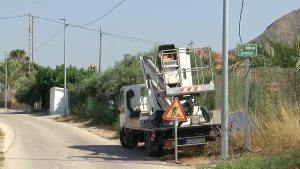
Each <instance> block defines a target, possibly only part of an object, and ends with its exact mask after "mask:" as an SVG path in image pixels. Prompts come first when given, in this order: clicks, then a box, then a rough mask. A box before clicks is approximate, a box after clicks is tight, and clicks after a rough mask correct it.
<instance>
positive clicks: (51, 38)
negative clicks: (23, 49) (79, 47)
mask: <svg viewBox="0 0 300 169" xmlns="http://www.w3.org/2000/svg"><path fill="white" fill-rule="evenodd" d="M63 30H64V28H61V29H60V30H59V31H57V32H56V33H55V34H54V35H53V36H51V37H50V38H49V39H48V40H46V41H45V42H44V43H42V44H41V45H40V46H39V47H37V48H35V49H34V50H33V51H37V50H39V49H40V48H42V47H44V46H45V45H47V44H48V43H49V42H50V41H52V40H53V39H54V38H55V37H56V36H58V35H59V33H60V32H62V31H63Z"/></svg>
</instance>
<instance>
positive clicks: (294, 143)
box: [230, 106, 300, 155]
mask: <svg viewBox="0 0 300 169" xmlns="http://www.w3.org/2000/svg"><path fill="white" fill-rule="evenodd" d="M275 113H276V115H275V116H274V117H272V118H271V119H268V120H259V119H255V117H254V121H255V123H256V124H257V126H258V128H259V129H257V128H255V129H254V132H253V133H252V135H251V149H252V150H253V152H257V153H259V154H262V155H266V154H276V153H280V152H285V151H288V150H300V132H299V131H300V119H299V117H300V106H282V108H281V110H279V111H278V112H274V114H275ZM230 139H231V140H230V143H231V144H230V148H231V153H233V154H234V153H236V149H237V148H238V147H239V146H241V145H242V144H243V131H240V132H233V133H232V134H231V137H230Z"/></svg>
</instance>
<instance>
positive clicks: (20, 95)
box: [15, 77, 40, 108]
mask: <svg viewBox="0 0 300 169" xmlns="http://www.w3.org/2000/svg"><path fill="white" fill-rule="evenodd" d="M15 97H16V99H17V101H18V102H19V103H25V104H28V105H29V106H31V107H32V108H33V106H34V103H36V102H37V101H39V100H40V93H39V90H38V85H37V83H36V79H35V78H34V77H30V78H27V79H24V80H23V81H22V83H21V85H20V86H19V87H18V90H17V92H16V94H15Z"/></svg>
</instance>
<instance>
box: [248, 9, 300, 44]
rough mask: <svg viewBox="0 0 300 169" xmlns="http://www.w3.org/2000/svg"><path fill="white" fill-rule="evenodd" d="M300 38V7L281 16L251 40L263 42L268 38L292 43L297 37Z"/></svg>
mask: <svg viewBox="0 0 300 169" xmlns="http://www.w3.org/2000/svg"><path fill="white" fill-rule="evenodd" d="M296 37H298V38H300V9H297V10H295V11H292V12H290V13H288V14H286V15H284V16H283V17H281V18H279V19H278V20H276V21H275V22H273V23H272V24H271V25H269V26H268V27H267V29H266V30H265V31H264V32H263V33H262V34H261V35H259V36H258V37H257V38H256V39H254V40H252V41H251V42H263V41H264V40H265V39H266V38H269V39H272V40H274V41H277V42H284V43H288V44H291V43H292V42H293V41H294V40H295V38H296Z"/></svg>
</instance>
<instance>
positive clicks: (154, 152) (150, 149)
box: [145, 132, 164, 157]
mask: <svg viewBox="0 0 300 169" xmlns="http://www.w3.org/2000/svg"><path fill="white" fill-rule="evenodd" d="M145 148H146V151H147V155H148V156H150V157H154V156H157V157H160V156H162V155H163V154H164V148H163V145H162V144H158V143H157V138H155V140H154V141H151V132H147V133H146V135H145Z"/></svg>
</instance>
